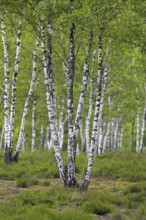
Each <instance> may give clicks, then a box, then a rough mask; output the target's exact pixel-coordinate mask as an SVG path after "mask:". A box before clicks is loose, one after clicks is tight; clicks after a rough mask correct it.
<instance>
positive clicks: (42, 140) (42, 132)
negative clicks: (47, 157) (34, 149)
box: [40, 125, 44, 147]
mask: <svg viewBox="0 0 146 220" xmlns="http://www.w3.org/2000/svg"><path fill="white" fill-rule="evenodd" d="M40 145H41V147H44V126H43V125H41V129H40Z"/></svg>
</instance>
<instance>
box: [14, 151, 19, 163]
mask: <svg viewBox="0 0 146 220" xmlns="http://www.w3.org/2000/svg"><path fill="white" fill-rule="evenodd" d="M18 156H19V152H16V153H15V155H14V156H13V161H14V162H15V163H18Z"/></svg>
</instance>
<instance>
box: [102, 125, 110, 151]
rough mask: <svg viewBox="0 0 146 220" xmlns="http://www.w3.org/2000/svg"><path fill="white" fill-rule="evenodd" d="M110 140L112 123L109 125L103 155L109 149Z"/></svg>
mask: <svg viewBox="0 0 146 220" xmlns="http://www.w3.org/2000/svg"><path fill="white" fill-rule="evenodd" d="M109 138H110V122H109V121H108V123H107V131H106V133H105V136H104V140H103V153H105V152H106V151H107V150H108V148H109Z"/></svg>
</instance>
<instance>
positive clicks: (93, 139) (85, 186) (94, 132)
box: [81, 35, 103, 190]
mask: <svg viewBox="0 0 146 220" xmlns="http://www.w3.org/2000/svg"><path fill="white" fill-rule="evenodd" d="M102 77H103V66H102V37H101V35H99V42H98V77H97V89H96V102H95V112H94V119H93V128H92V136H91V144H90V152H89V157H88V166H87V172H86V176H85V179H84V182H83V184H82V187H81V189H83V190H87V189H88V186H89V183H90V175H91V171H92V166H93V159H94V152H95V148H96V146H95V143H96V135H97V132H98V127H97V124H98V118H99V109H100V100H101V84H102Z"/></svg>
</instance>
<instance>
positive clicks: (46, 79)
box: [40, 20, 67, 186]
mask: <svg viewBox="0 0 146 220" xmlns="http://www.w3.org/2000/svg"><path fill="white" fill-rule="evenodd" d="M42 22H43V21H42V20H41V25H40V29H41V45H42V57H43V68H44V86H45V92H46V103H47V109H48V117H49V124H50V131H51V138H52V139H53V145H54V151H55V158H56V162H57V166H58V170H59V175H60V179H61V180H62V182H63V184H64V186H66V185H67V180H66V176H65V173H64V165H63V160H62V157H61V153H60V143H59V134H58V131H57V126H56V125H57V118H56V109H54V102H53V100H52V95H51V93H50V92H51V90H50V89H51V88H52V89H53V90H54V87H53V85H52V84H51V81H50V78H49V77H48V65H47V64H48V63H47V62H48V61H47V57H46V48H45V41H44V27H43V23H42ZM51 56H52V55H51ZM49 84H51V88H49Z"/></svg>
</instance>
